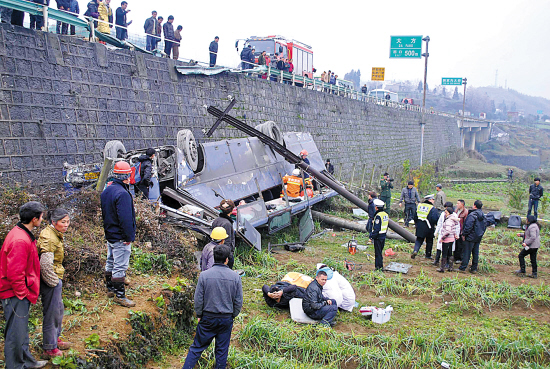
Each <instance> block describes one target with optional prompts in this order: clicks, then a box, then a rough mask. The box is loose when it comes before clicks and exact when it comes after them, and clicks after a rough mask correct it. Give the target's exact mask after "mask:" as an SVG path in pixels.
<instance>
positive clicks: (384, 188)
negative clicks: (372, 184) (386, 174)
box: [380, 179, 393, 198]
mask: <svg viewBox="0 0 550 369" xmlns="http://www.w3.org/2000/svg"><path fill="white" fill-rule="evenodd" d="M392 188H393V184H392V183H391V182H386V180H385V179H382V180H380V189H381V192H380V197H387V198H390V197H391V189H392Z"/></svg>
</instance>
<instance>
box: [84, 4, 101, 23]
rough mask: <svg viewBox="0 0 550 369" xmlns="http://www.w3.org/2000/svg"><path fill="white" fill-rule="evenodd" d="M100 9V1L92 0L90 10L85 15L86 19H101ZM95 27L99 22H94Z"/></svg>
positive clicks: (89, 5)
mask: <svg viewBox="0 0 550 369" xmlns="http://www.w3.org/2000/svg"><path fill="white" fill-rule="evenodd" d="M98 7H99V1H98V0H91V1H90V2H89V3H88V9H87V10H86V13H84V15H85V16H86V17H92V18H94V19H98V18H99V10H98ZM94 26H95V27H97V21H95V22H94Z"/></svg>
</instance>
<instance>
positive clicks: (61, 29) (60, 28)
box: [55, 0, 71, 35]
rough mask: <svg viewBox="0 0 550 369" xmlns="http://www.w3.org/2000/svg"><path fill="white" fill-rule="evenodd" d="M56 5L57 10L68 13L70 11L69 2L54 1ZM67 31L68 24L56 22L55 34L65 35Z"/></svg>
mask: <svg viewBox="0 0 550 369" xmlns="http://www.w3.org/2000/svg"><path fill="white" fill-rule="evenodd" d="M55 1H56V3H57V9H60V10H65V11H70V10H71V2H70V0H55ZM68 29H69V24H68V23H62V22H61V21H57V25H56V26H55V32H56V33H57V34H63V35H66V34H67V33H68V32H67V31H68Z"/></svg>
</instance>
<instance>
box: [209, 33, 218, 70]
mask: <svg viewBox="0 0 550 369" xmlns="http://www.w3.org/2000/svg"><path fill="white" fill-rule="evenodd" d="M218 41H220V38H219V37H218V36H216V37H214V41H212V42H211V43H210V46H209V47H208V53H209V55H210V67H214V66H215V65H216V59H217V58H218Z"/></svg>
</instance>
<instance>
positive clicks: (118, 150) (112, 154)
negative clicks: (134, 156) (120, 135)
mask: <svg viewBox="0 0 550 369" xmlns="http://www.w3.org/2000/svg"><path fill="white" fill-rule="evenodd" d="M124 154H126V148H125V147H124V144H123V143H122V142H120V141H117V140H114V141H109V142H107V143H106V144H105V148H104V149H103V159H107V158H110V159H118V158H122V157H123V156H124Z"/></svg>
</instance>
